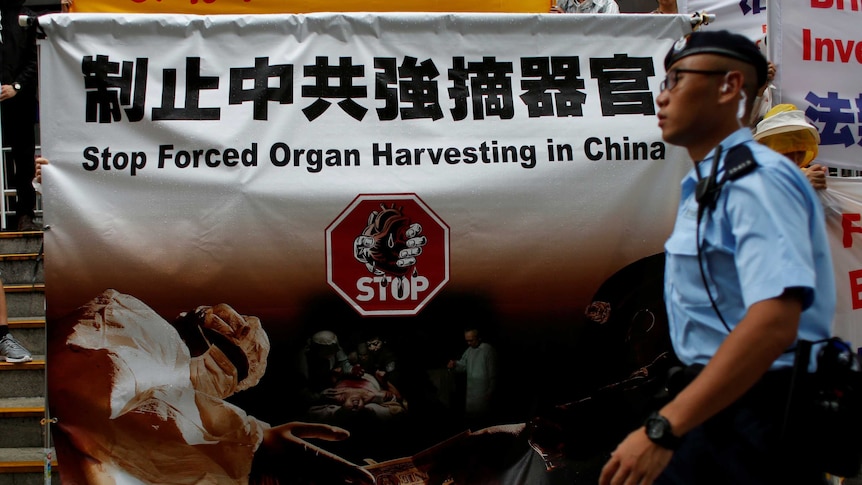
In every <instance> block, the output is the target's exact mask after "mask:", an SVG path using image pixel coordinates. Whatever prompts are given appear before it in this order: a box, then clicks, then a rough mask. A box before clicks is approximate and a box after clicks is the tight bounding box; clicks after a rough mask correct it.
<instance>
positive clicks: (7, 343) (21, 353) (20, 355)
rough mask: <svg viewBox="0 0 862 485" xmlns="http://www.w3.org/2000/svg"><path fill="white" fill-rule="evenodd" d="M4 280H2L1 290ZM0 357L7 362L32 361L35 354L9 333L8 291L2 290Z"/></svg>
mask: <svg viewBox="0 0 862 485" xmlns="http://www.w3.org/2000/svg"><path fill="white" fill-rule="evenodd" d="M2 289H3V282H2V281H0V290H2ZM0 359H3V360H5V361H6V362H30V361H31V360H33V356H32V355H31V354H30V351H29V350H27V349H25V348H24V346H23V345H21V342H18V341H17V340H16V339H15V337H13V336H12V334H11V333H9V316H8V312H7V306H6V292H5V291H0Z"/></svg>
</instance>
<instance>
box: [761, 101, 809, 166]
mask: <svg viewBox="0 0 862 485" xmlns="http://www.w3.org/2000/svg"><path fill="white" fill-rule="evenodd" d="M754 139H755V140H757V141H759V142H760V143H762V144H764V145H766V146H768V147H769V148H771V149H773V150H775V151H776V152H778V153H781V154H785V155H786V154H788V153H792V152H805V157H804V158H803V159H802V161H801V162H800V163H799V166H800V167H805V166H807V165H808V164H809V163H811V161H812V160H814V158H816V157H817V152H818V145H819V144H820V133H818V132H817V128H815V127H814V125H812V124H811V123H809V122H808V121H807V120H806V119H805V113H804V112H802V111H800V110H798V109H796V106H794V105H792V104H779V105H776V106H775V107H773V108H772V109H770V110H769V111H767V112H766V115H764V116H763V120H762V121H761V122H760V123H758V124H757V128H756V129H755V132H754Z"/></svg>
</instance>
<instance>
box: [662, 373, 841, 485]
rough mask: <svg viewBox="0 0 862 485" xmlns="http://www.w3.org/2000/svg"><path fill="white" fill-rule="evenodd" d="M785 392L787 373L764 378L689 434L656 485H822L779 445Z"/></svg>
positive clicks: (801, 460)
mask: <svg viewBox="0 0 862 485" xmlns="http://www.w3.org/2000/svg"><path fill="white" fill-rule="evenodd" d="M789 389H790V372H789V371H786V372H785V371H776V372H770V373H767V375H766V376H765V377H764V379H762V380H761V381H760V382H759V383H758V384H756V385H755V387H754V388H752V389H751V390H750V391H749V392H748V393H746V394H745V395H744V396H743V397H742V398H740V400H739V401H737V402H736V403H734V404H733V405H731V406H730V407H728V408H727V409H725V410H724V411H722V412H721V413H719V414H717V415H716V416H714V417H713V418H712V419H710V420H709V421H707V422H706V423H704V424H703V425H701V426H699V427H697V428H695V429H693V430H692V431H691V432H689V433H688V434H687V435H686V436H685V439H684V441H683V444H682V446H680V448H679V449H678V450H677V451H676V452H675V453H674V455H673V458H672V459H671V462H670V464H669V465H668V467H667V468H666V469H665V471H664V473H663V474H662V475H661V476H660V477H659V479H658V480H657V481H656V483H657V484H661V485H667V484H678V485H691V484H697V485H713V484H714V485H730V484H732V485H748V484H751V485H755V484H756V485H765V484H776V485H778V484H781V485H786V484H794V485H807V484H817V485H821V484H824V483H825V474H824V473H821V472H818V471H817V470H815V469H813V468H812V467H811V466H810V464H809V463H806V460H805V457H804V456H799V455H798V453H799V450H798V449H793V448H790V447H787V446H785V445H786V443H787V442H788V440H787V438H786V436H785V435H784V432H783V424H784V410H785V406H786V403H787V396H788V392H789Z"/></svg>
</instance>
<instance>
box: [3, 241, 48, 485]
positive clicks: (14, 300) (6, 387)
mask: <svg viewBox="0 0 862 485" xmlns="http://www.w3.org/2000/svg"><path fill="white" fill-rule="evenodd" d="M42 262H43V261H42V233H41V232H0V278H2V280H3V287H4V290H5V291H6V301H7V305H8V314H9V327H10V330H11V331H12V334H13V335H14V336H15V338H17V339H18V340H19V341H20V342H21V343H22V344H23V345H24V346H25V347H27V349H29V350H30V351H31V352H32V354H33V361H32V362H27V363H23V364H11V363H8V362H0V485H36V484H46V483H51V484H59V483H60V480H59V475H58V473H57V470H56V466H57V464H56V458H55V457H54V453H53V449H52V444H51V441H50V439H49V436H48V434H49V429H50V427H49V426H48V423H47V419H46V417H47V415H46V412H45V409H46V400H45V399H46V396H45V366H46V362H45V347H46V339H45V284H44V281H45V276H44V271H43V264H42ZM45 450H48V452H49V453H50V456H51V462H52V463H51V465H50V467H49V466H46V465H47V464H48V460H47V459H46V456H48V453H46V451H45Z"/></svg>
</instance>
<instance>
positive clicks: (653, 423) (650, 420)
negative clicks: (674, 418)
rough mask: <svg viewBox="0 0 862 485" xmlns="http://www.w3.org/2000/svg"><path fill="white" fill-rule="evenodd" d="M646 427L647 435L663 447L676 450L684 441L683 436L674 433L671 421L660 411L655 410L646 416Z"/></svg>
mask: <svg viewBox="0 0 862 485" xmlns="http://www.w3.org/2000/svg"><path fill="white" fill-rule="evenodd" d="M644 427H645V428H646V435H647V437H649V439H650V440H651V441H652V442H653V443H655V444H657V445H659V446H661V447H662V448H667V449H669V450H675V449H677V448H679V445H680V444H681V443H682V438H680V437H679V436H676V435H674V434H673V431H672V430H671V429H670V421H668V420H667V418H665V417H664V416H662V415H661V414H659V413H658V412H653V413H652V414H650V415H649V416H648V417H647V418H646V421H645V422H644Z"/></svg>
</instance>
